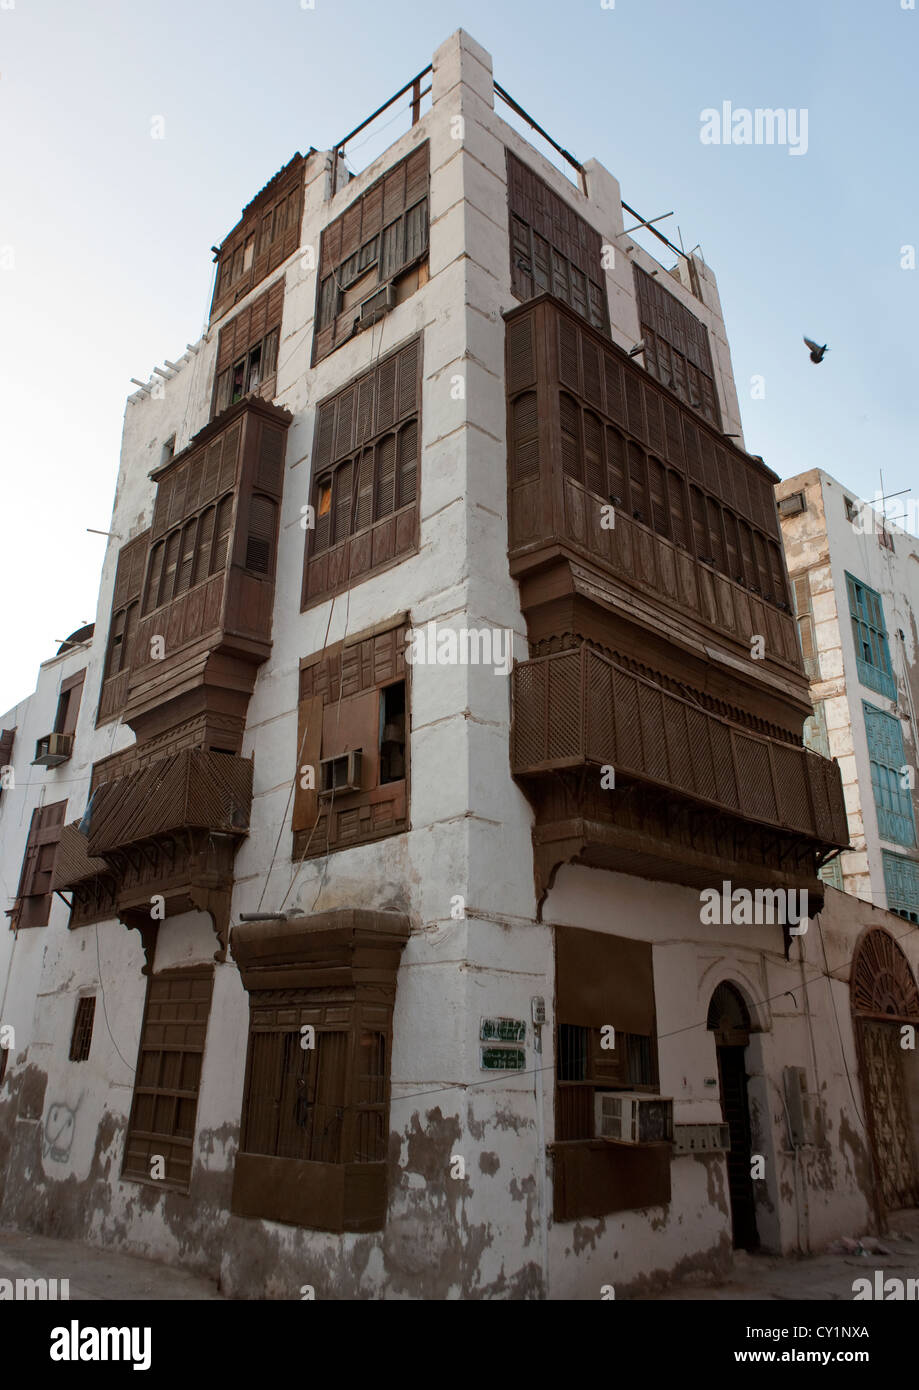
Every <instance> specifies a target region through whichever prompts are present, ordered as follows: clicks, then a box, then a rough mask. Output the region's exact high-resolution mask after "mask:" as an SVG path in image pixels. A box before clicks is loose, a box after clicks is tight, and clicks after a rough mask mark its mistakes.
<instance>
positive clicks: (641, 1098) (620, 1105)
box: [594, 1091, 673, 1144]
mask: <svg viewBox="0 0 919 1390" xmlns="http://www.w3.org/2000/svg"><path fill="white" fill-rule="evenodd" d="M594 1120H595V1127H594V1132H595V1134H596V1136H597V1138H598V1139H618V1140H619V1142H620V1143H622V1144H655V1143H664V1144H667V1143H672V1141H673V1101H672V1100H666V1099H664V1098H662V1097H661V1096H648V1095H641V1094H639V1093H637V1092H631V1091H597V1092H595V1093H594Z"/></svg>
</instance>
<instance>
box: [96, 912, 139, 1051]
mask: <svg viewBox="0 0 919 1390" xmlns="http://www.w3.org/2000/svg"><path fill="white" fill-rule="evenodd" d="M95 925H96V968H97V971H98V975H99V993H100V995H101V996H102V1017H103V1018H104V1019H105V1027H106V1031H107V1033H108V1035H109V1038H110V1040H111V1044H112V1047H113V1048H114V1049H115V1051H116V1052H117V1053H118V1056H119V1057H121V1060H122V1062H124V1064H125V1066H126V1067H127V1069H128V1071H129V1072H130V1073H131V1075H132V1076H134V1075H136V1070H135V1068H134V1067H132V1066H131V1063H130V1062H127V1061H125V1059H124V1057H123V1056H122V1054H121V1049H120V1048H119V1046H118V1044H117V1043H116V1041H115V1037H114V1034H113V1033H112V1028H111V1024H110V1023H109V1021H108V1009H107V1008H106V1006H105V985H104V984H103V983H102V958H101V956H100V954H99V923H98V922H97V923H96V924H95Z"/></svg>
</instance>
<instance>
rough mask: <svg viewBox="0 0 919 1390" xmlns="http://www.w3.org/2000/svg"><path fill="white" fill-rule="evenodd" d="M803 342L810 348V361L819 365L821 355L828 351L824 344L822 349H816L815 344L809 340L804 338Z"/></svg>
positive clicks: (821, 359) (821, 358)
mask: <svg viewBox="0 0 919 1390" xmlns="http://www.w3.org/2000/svg"><path fill="white" fill-rule="evenodd" d="M804 341H805V343H807V346H808V347H809V348H810V354H811V361H812V362H816V363H818V365H819V363H821V362H822V361H823V354H824V353H825V352H827V351H828V349H827V345H826V343H824V344H823V347H818V346H817V344H816V343H812V342H811V340H810V338H805V339H804Z"/></svg>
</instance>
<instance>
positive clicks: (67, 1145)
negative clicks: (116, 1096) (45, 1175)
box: [42, 1096, 83, 1163]
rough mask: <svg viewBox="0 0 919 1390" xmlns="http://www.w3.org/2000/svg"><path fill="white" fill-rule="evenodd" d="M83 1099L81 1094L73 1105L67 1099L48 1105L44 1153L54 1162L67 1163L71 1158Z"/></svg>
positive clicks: (43, 1138) (43, 1139)
mask: <svg viewBox="0 0 919 1390" xmlns="http://www.w3.org/2000/svg"><path fill="white" fill-rule="evenodd" d="M82 1099H83V1097H82V1096H81V1097H80V1100H78V1101H77V1102H76V1104H75V1105H72V1106H70V1105H68V1104H67V1103H66V1101H62V1100H53V1101H52V1102H51V1104H50V1106H49V1107H48V1114H47V1116H46V1118H45V1128H44V1131H43V1132H42V1153H43V1154H44V1156H45V1158H50V1159H51V1161H52V1163H67V1162H68V1160H69V1158H70V1150H71V1148H72V1147H73V1136H74V1134H75V1133H76V1127H77V1110H78V1109H79V1106H80V1101H81V1100H82Z"/></svg>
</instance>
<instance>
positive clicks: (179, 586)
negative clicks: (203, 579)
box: [175, 521, 198, 594]
mask: <svg viewBox="0 0 919 1390" xmlns="http://www.w3.org/2000/svg"><path fill="white" fill-rule="evenodd" d="M197 529H198V527H197V523H196V522H194V521H188V522H186V523H185V526H184V528H183V530H182V543H181V546H180V550H179V563H178V569H177V571H176V584H175V592H176V593H177V594H183V593H184V592H185V590H186V589H187V588H189V586H190V585H191V573H192V565H193V563H194V559H195V533H196V532H197Z"/></svg>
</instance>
